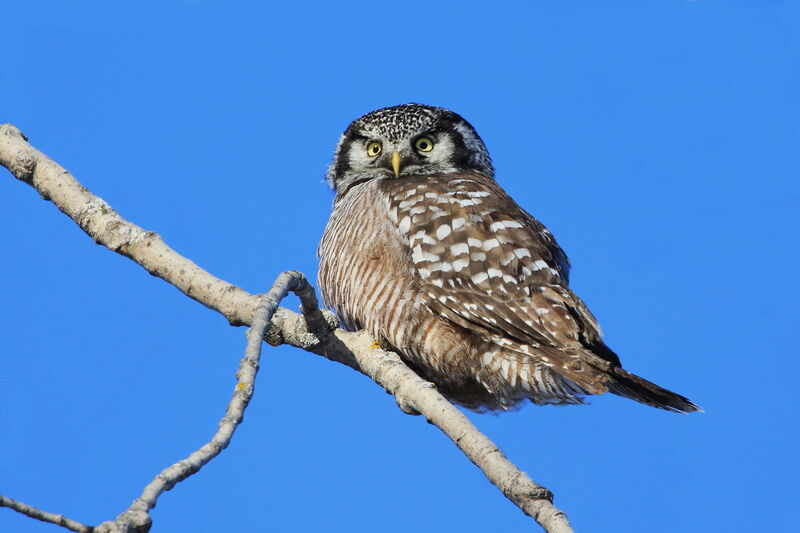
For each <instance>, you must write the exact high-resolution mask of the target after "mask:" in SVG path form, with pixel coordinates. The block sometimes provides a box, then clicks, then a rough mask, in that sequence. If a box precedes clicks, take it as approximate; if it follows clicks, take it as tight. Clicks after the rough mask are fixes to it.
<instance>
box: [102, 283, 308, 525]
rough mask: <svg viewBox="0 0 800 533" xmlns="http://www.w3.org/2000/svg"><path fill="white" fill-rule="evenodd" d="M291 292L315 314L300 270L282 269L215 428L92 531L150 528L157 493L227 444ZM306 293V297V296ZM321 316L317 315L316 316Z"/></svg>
mask: <svg viewBox="0 0 800 533" xmlns="http://www.w3.org/2000/svg"><path fill="white" fill-rule="evenodd" d="M289 291H293V292H295V293H297V294H298V296H300V297H301V299H302V300H303V301H304V302H305V305H306V306H307V307H310V306H311V305H313V306H314V309H315V310H316V313H317V314H319V307H317V303H316V296H314V290H313V289H311V286H310V285H309V284H308V281H306V278H305V276H303V274H301V273H300V272H295V271H289V272H284V273H283V274H281V275H280V276H278V279H276V280H275V283H274V284H273V285H272V288H271V289H270V290H269V292H268V293H267V294H265V295H264V296H263V297H261V298H260V302H259V304H258V306H256V311H255V314H254V315H253V325H252V326H250V328H249V329H248V330H247V334H246V335H247V346H246V347H245V352H244V357H243V358H242V360H241V362H240V363H239V370H237V372H236V381H237V383H236V387H235V389H234V391H233V397H232V398H231V401H230V403H228V408H227V410H226V412H225V416H224V417H222V420H220V422H219V429H217V432H216V433H215V434H214V436H213V437H212V438H211V440H210V441H209V442H208V443H206V444H204V445H203V446H202V447H201V448H200V449H198V450H197V451H195V452H193V453H192V454H191V455H189V457H187V458H186V459H183V460H181V461H178V462H177V463H175V464H174V465H172V466H170V467H168V468H165V469H164V470H162V471H161V472H160V473H159V474H158V475H157V476H156V477H155V479H153V481H151V482H150V483H149V484H148V485H147V486H146V487H145V488H144V490H143V491H142V494H141V495H140V496H139V497H138V498H137V499H135V500H134V501H133V503H131V505H130V507H128V508H127V509H126V510H125V511H123V512H122V513H120V515H119V516H117V518H116V520H114V521H113V522H105V523H103V524H100V525H99V526H97V528H95V531H96V532H105V531H108V532H109V533H111V532H127V531H148V530H149V529H150V524H151V519H150V514H149V512H150V509H152V508H154V507H155V506H156V502H157V501H158V498H159V496H161V494H162V493H163V492H164V491H167V490H170V489H172V487H174V486H175V485H176V484H178V483H180V482H181V481H183V480H184V479H186V478H188V477H189V476H191V475H193V474H196V473H197V472H199V471H200V469H201V468H202V467H203V466H205V465H206V464H208V462H209V461H211V460H212V459H214V457H216V456H217V455H219V454H220V452H222V450H224V449H225V448H227V447H228V444H230V442H231V439H232V438H233V433H234V432H235V431H236V428H237V427H238V426H239V424H241V422H242V420H243V419H244V411H245V409H247V405H248V404H249V403H250V399H251V398H252V397H253V391H254V390H255V380H256V374H257V373H258V365H259V360H260V359H261V346H262V344H263V343H262V340H263V339H264V335H265V333H266V331H267V328H268V327H269V322H270V320H271V319H272V315H273V314H274V313H275V310H276V309H278V304H279V303H280V301H281V300H283V298H285V297H286V295H287V294H288V293H289ZM309 292H310V296H309ZM319 318H320V319H321V315H320V316H319Z"/></svg>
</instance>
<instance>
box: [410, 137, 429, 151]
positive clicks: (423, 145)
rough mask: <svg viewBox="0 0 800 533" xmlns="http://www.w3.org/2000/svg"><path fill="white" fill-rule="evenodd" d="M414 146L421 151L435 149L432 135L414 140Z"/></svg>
mask: <svg viewBox="0 0 800 533" xmlns="http://www.w3.org/2000/svg"><path fill="white" fill-rule="evenodd" d="M414 147H415V148H416V149H417V150H419V151H420V152H430V151H431V150H433V141H432V140H431V138H430V137H420V138H419V139H417V140H416V141H415V142H414Z"/></svg>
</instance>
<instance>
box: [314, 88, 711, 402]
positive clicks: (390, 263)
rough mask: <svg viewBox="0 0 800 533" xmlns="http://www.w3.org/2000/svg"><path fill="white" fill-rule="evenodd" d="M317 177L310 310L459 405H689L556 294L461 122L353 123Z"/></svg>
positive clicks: (443, 118)
mask: <svg viewBox="0 0 800 533" xmlns="http://www.w3.org/2000/svg"><path fill="white" fill-rule="evenodd" d="M327 178H328V182H329V184H330V186H331V187H332V188H333V190H334V192H335V199H334V202H333V211H332V213H331V216H330V219H329V220H328V224H327V226H326V228H325V232H324V234H323V236H322V240H321V242H320V245H319V251H318V254H319V260H320V264H319V279H318V283H319V287H320V290H321V293H322V298H323V302H324V303H325V305H326V306H328V307H329V308H331V309H332V310H333V311H334V312H335V313H336V314H337V316H338V317H339V320H340V321H341V323H342V325H343V326H344V327H345V328H346V329H349V330H358V329H365V330H366V331H367V332H369V334H370V335H372V337H373V338H374V339H375V340H376V341H378V342H381V343H383V344H384V345H387V346H389V347H391V349H393V350H395V351H396V352H397V353H398V354H400V356H401V357H402V358H403V360H404V361H405V362H406V363H407V364H408V365H409V366H410V367H411V368H413V369H414V370H415V371H416V372H417V373H418V374H419V375H420V376H421V377H423V378H424V379H426V380H428V381H431V382H432V383H434V384H435V385H436V387H437V388H438V390H439V391H440V392H441V393H442V394H444V395H445V396H446V397H447V398H449V399H450V400H452V401H454V402H456V403H459V404H461V405H463V406H465V407H467V408H470V409H474V410H478V411H483V410H489V411H494V410H502V409H509V408H512V407H515V406H517V405H519V404H520V403H521V402H523V401H524V400H530V401H532V402H533V403H535V404H554V405H568V404H580V403H584V402H585V397H586V396H587V395H592V394H602V393H605V392H611V393H614V394H617V395H620V396H624V397H627V398H630V399H633V400H636V401H638V402H641V403H644V404H647V405H651V406H653V407H658V408H661V409H666V410H668V411H677V412H691V411H697V410H699V409H700V408H699V407H698V406H696V405H695V404H693V403H692V402H691V401H689V400H688V399H687V398H684V397H683V396H680V395H678V394H675V393H673V392H671V391H669V390H666V389H663V388H661V387H659V386H657V385H655V384H653V383H650V382H649V381H647V380H645V379H643V378H640V377H638V376H636V375H634V374H632V373H630V372H628V371H626V370H624V369H623V368H622V366H621V364H620V360H619V357H617V355H616V354H615V353H614V352H613V351H612V350H611V349H610V348H609V347H608V346H606V344H605V343H604V342H603V340H602V338H601V332H600V327H599V326H598V323H597V320H596V319H595V317H594V316H593V315H592V313H591V312H590V311H589V309H588V308H587V307H586V305H585V304H584V303H583V301H581V299H580V298H579V297H578V296H577V295H576V294H575V293H573V292H572V291H571V290H570V288H569V285H568V282H569V270H570V263H569V260H568V259H567V256H566V254H565V253H564V251H563V250H562V249H561V248H560V247H559V245H558V244H557V243H556V240H555V238H554V237H553V235H552V234H551V233H550V232H549V231H548V230H547V228H545V227H544V226H543V225H542V224H541V223H540V222H539V221H538V220H536V219H535V218H534V217H533V216H531V215H530V214H528V213H527V212H526V211H525V210H524V209H523V208H521V207H520V206H519V205H518V204H517V203H516V202H515V201H514V200H513V199H512V198H511V197H510V196H509V195H508V194H507V193H506V192H505V191H504V190H503V189H502V187H500V185H498V184H497V182H496V181H495V179H494V168H493V166H492V160H491V158H490V157H489V153H488V151H487V149H486V146H485V145H484V143H483V141H482V140H481V138H480V136H479V135H478V133H477V132H476V131H475V128H473V127H472V126H471V125H470V124H469V123H468V122H467V121H466V120H464V119H463V118H461V116H459V115H457V114H456V113H453V112H452V111H449V110H447V109H444V108H440V107H430V106H426V105H420V104H405V105H399V106H395V107H387V108H384V109H379V110H377V111H373V112H371V113H368V114H366V115H364V116H362V117H361V118H358V119H356V120H355V121H353V122H352V123H351V124H350V125H349V126H348V128H347V129H346V130H345V132H344V134H343V135H342V136H341V138H340V140H339V143H338V145H337V147H336V151H335V154H334V156H333V162H332V163H331V165H330V167H329V169H328V173H327Z"/></svg>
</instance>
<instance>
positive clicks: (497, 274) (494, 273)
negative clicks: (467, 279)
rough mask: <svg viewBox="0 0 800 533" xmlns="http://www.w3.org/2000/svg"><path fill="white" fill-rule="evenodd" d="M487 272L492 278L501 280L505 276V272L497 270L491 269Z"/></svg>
mask: <svg viewBox="0 0 800 533" xmlns="http://www.w3.org/2000/svg"><path fill="white" fill-rule="evenodd" d="M486 272H487V273H488V274H489V277H490V278H500V277H502V276H503V272H502V271H501V270H498V269H496V268H490V269H489V270H487V271H486Z"/></svg>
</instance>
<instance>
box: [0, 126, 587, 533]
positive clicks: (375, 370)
mask: <svg viewBox="0 0 800 533" xmlns="http://www.w3.org/2000/svg"><path fill="white" fill-rule="evenodd" d="M0 165H3V166H5V167H6V168H8V169H9V170H10V171H11V172H12V174H14V176H16V177H17V178H18V179H20V180H22V181H23V182H25V183H27V184H29V185H31V186H33V187H34V188H35V189H36V190H37V191H39V193H40V194H41V195H42V196H43V197H44V198H45V199H48V200H50V201H52V202H53V203H54V204H55V205H56V206H57V207H58V208H59V209H60V210H61V211H63V212H64V213H65V214H67V215H68V216H69V217H70V218H72V219H73V220H74V221H75V222H76V223H77V224H78V225H79V226H80V227H81V228H82V229H83V230H84V231H85V232H86V233H87V234H88V235H89V236H90V237H91V238H92V239H94V241H95V242H98V243H100V244H103V245H104V246H106V247H108V248H109V249H111V250H113V251H115V252H117V253H120V254H122V255H124V256H126V257H129V258H130V259H132V260H133V261H135V262H136V263H138V264H139V265H141V266H142V267H144V268H145V269H146V270H147V271H148V272H150V273H151V274H153V275H155V276H158V277H160V278H162V279H163V280H165V281H167V282H168V283H171V284H172V285H174V286H175V287H177V288H178V289H179V290H181V291H182V292H183V293H184V294H186V295H187V296H189V297H190V298H193V299H195V300H197V301H198V302H200V303H202V304H203V305H205V306H206V307H209V308H210V309H214V310H216V311H218V312H219V313H221V314H222V315H224V316H225V317H226V318H227V319H228V321H229V322H230V323H231V324H232V325H243V324H244V325H246V324H250V323H251V320H253V316H254V311H255V309H256V306H257V304H258V298H257V297H255V296H253V295H250V294H248V293H247V292H245V291H244V290H242V289H240V288H239V287H236V286H234V285H231V284H230V283H227V282H225V281H223V280H220V279H218V278H216V277H214V276H212V275H211V274H209V273H208V272H206V271H205V270H203V269H201V268H200V267H199V266H197V265H196V264H195V263H193V262H191V261H190V260H188V259H186V258H185V257H183V256H181V255H179V254H178V253H177V252H175V251H174V250H172V249H171V248H170V247H168V246H167V245H166V244H165V243H164V241H163V240H162V239H161V237H159V236H158V235H157V234H156V233H153V232H150V231H145V230H144V229H142V228H140V227H139V226H136V225H134V224H131V223H130V222H128V221H127V220H125V219H123V218H122V217H121V216H120V215H119V214H118V213H117V212H116V211H114V210H113V209H112V208H111V206H109V205H108V204H107V203H106V202H104V201H103V200H102V199H100V198H98V197H97V196H95V195H93V194H92V193H91V192H90V191H89V190H87V189H86V188H85V187H83V186H81V185H80V184H79V183H78V182H77V181H76V180H75V179H74V178H73V177H72V176H71V175H70V174H69V173H68V172H67V171H66V170H64V169H63V168H62V167H60V166H59V165H57V164H56V163H55V162H53V161H52V160H51V159H49V158H48V157H47V156H45V155H44V154H42V153H41V152H39V151H38V150H36V149H35V148H33V147H31V146H30V145H29V144H28V143H27V139H25V138H24V136H23V135H22V134H21V133H20V131H19V130H18V129H17V128H15V127H14V126H12V125H10V124H5V125H0ZM306 285H307V284H306ZM298 295H299V296H300V297H301V301H303V311H304V313H306V314H307V315H308V316H307V317H306V319H305V320H304V319H303V317H301V316H300V315H298V314H296V313H292V312H291V311H288V310H287V309H284V308H278V309H277V310H276V311H275V313H274V315H273V316H272V325H271V326H270V329H269V332H268V333H267V334H266V338H267V340H268V341H269V342H270V343H271V344H282V343H285V344H290V345H292V346H296V347H299V348H302V349H304V350H306V351H310V352H313V353H317V354H320V355H323V356H325V357H327V358H328V359H331V360H333V361H337V362H340V363H343V364H345V365H348V366H350V367H352V368H354V369H356V370H358V371H360V372H362V373H364V374H366V375H368V376H370V377H371V378H372V379H374V380H375V381H376V382H378V383H379V384H381V385H382V386H383V387H384V388H385V389H386V390H387V391H388V392H390V393H391V394H393V395H394V396H395V398H396V400H397V403H398V405H399V406H400V408H401V409H403V410H404V411H405V412H408V413H414V414H416V413H421V414H422V415H424V416H425V418H426V419H427V420H428V421H430V422H431V423H432V424H434V425H436V426H437V427H438V428H439V429H441V430H442V431H443V432H444V433H445V434H446V435H447V436H448V437H449V438H450V439H451V440H452V441H453V442H454V443H455V444H456V445H457V446H458V447H459V448H460V449H461V450H462V451H463V452H464V454H465V455H466V456H467V457H468V458H469V460H470V461H472V462H473V463H475V465H477V466H478V467H479V468H480V469H481V470H482V471H483V473H484V474H485V475H486V477H487V478H488V479H489V480H490V481H491V482H492V483H493V484H495V485H496V486H497V487H498V488H499V489H500V490H501V491H502V492H503V494H505V495H506V497H508V498H509V499H510V500H511V501H512V502H514V504H515V505H517V506H518V507H519V508H520V509H521V510H522V511H523V512H525V514H527V515H529V516H531V517H533V518H534V519H535V520H536V521H537V522H538V523H539V524H540V525H541V526H542V527H543V528H544V529H545V531H547V532H548V533H571V532H572V529H571V527H570V525H569V522H568V521H567V518H566V516H565V514H564V513H563V512H562V511H560V510H559V509H557V508H556V507H555V506H554V505H553V504H552V493H550V491H548V490H547V489H545V488H544V487H542V486H540V485H538V484H536V483H534V482H533V480H531V479H530V477H528V475H527V474H525V473H524V472H521V471H520V470H519V469H518V468H517V467H516V466H514V464H513V463H511V462H510V461H509V460H508V459H507V458H506V457H505V455H503V453H502V452H500V450H499V449H498V448H497V446H496V445H495V444H494V443H492V442H491V440H489V439H488V438H487V437H486V436H484V435H483V434H481V433H480V431H478V429H477V428H475V426H474V425H472V423H470V422H469V420H468V419H467V418H466V417H465V416H464V415H463V414H462V413H461V412H460V411H459V410H458V409H456V408H455V407H453V405H452V404H450V403H449V402H448V401H447V400H446V399H445V398H444V397H443V396H442V395H441V394H439V393H438V391H436V389H435V388H434V387H433V385H432V384H430V383H428V382H426V381H424V380H422V379H421V378H419V376H417V375H416V374H415V373H414V372H413V371H412V370H411V369H410V368H408V367H407V366H406V365H405V364H404V363H403V362H402V361H401V360H400V358H399V357H398V356H397V355H396V354H394V353H391V352H386V351H383V350H380V349H375V348H373V343H372V339H370V338H369V336H368V335H367V334H366V333H364V332H358V333H349V332H345V331H342V330H339V329H336V330H335V331H332V332H331V333H330V334H329V333H328V331H329V330H330V329H333V328H334V327H335V324H336V321H335V318H334V317H332V315H331V314H330V313H325V314H322V313H320V312H319V310H318V308H317V305H316V301H313V302H312V301H311V298H314V300H315V299H316V298H315V297H314V296H313V289H311V288H310V286H308V287H307V288H303V287H299V288H298ZM309 325H310V327H309ZM179 464H180V463H179ZM167 483H168V482H167ZM173 484H174V483H173ZM170 486H171V485H170ZM154 504H155V503H154V502H153V505H154ZM142 531H145V530H142Z"/></svg>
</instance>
